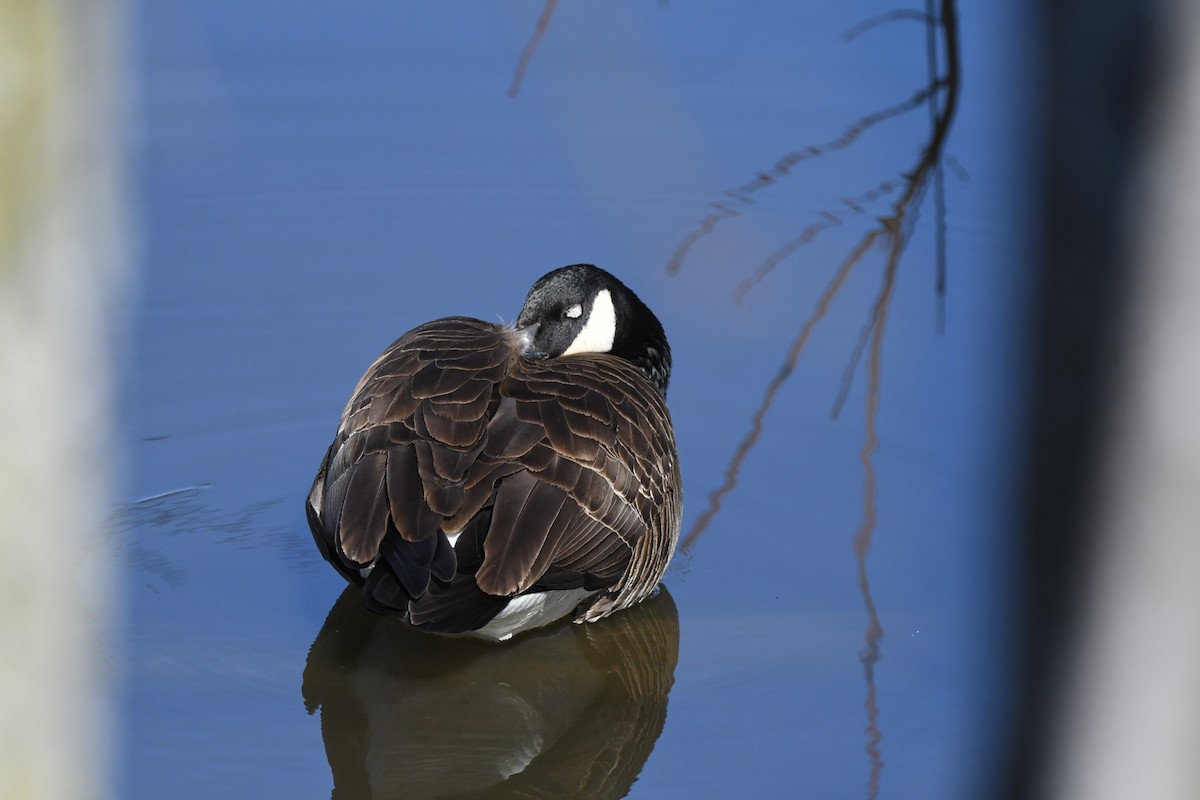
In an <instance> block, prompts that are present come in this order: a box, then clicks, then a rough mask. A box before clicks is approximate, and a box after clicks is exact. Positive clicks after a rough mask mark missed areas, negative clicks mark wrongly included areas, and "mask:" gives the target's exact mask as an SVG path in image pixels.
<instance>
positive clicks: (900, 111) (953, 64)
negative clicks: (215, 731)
mask: <svg viewBox="0 0 1200 800" xmlns="http://www.w3.org/2000/svg"><path fill="white" fill-rule="evenodd" d="M901 20H917V21H920V22H922V23H923V24H924V25H925V28H926V42H925V49H926V61H927V65H928V79H927V83H926V85H925V86H924V87H923V88H922V89H920V90H918V91H916V92H914V93H913V94H912V95H911V96H910V97H908V98H907V99H906V100H904V101H902V102H900V103H897V104H895V105H892V106H889V107H887V108H884V109H882V110H880V111H876V112H874V113H872V114H868V115H866V116H864V117H862V118H861V119H859V120H858V121H856V122H854V123H853V124H852V125H850V126H849V127H848V128H847V129H845V131H843V133H842V134H841V135H839V136H838V137H836V138H835V139H833V140H831V141H829V142H826V143H824V144H818V145H812V146H809V147H804V148H801V149H799V150H796V151H793V152H791V153H788V154H786V155H784V156H783V157H782V158H780V159H778V160H777V161H776V163H775V165H774V166H773V167H772V168H771V169H769V170H766V171H763V172H760V173H759V174H758V175H757V176H755V178H753V179H752V180H750V181H748V182H746V183H744V184H742V185H740V186H737V187H734V188H732V189H728V190H726V191H725V192H724V193H723V195H724V199H723V200H721V201H717V202H713V203H711V204H710V208H712V209H713V210H712V212H711V213H709V214H708V215H706V216H705V217H704V218H702V219H701V220H700V221H699V222H698V223H697V225H696V227H695V228H694V229H693V230H692V231H691V232H690V233H688V234H687V235H686V236H684V238H683V239H682V241H680V243H679V244H678V245H677V247H676V248H675V251H674V252H673V253H672V254H671V257H670V258H669V259H668V262H667V271H668V272H669V273H671V274H674V273H677V272H678V271H679V270H680V269H681V268H682V266H683V264H684V261H685V260H686V258H687V256H688V254H689V252H690V251H691V249H692V248H693V247H694V246H695V245H696V244H697V242H698V241H699V240H700V239H702V238H703V237H705V236H707V235H708V234H710V233H712V231H713V230H714V228H715V227H716V225H717V224H718V223H719V222H720V221H721V220H723V219H727V218H730V217H735V216H738V215H739V213H740V212H739V210H738V209H740V208H745V207H748V206H751V205H753V204H754V202H755V200H754V197H755V195H756V194H757V193H758V192H760V191H762V190H764V189H766V188H767V187H770V186H773V185H776V184H777V183H778V182H779V181H780V180H781V179H783V178H785V177H787V176H788V175H789V174H790V173H791V172H792V171H793V169H795V168H796V167H797V166H798V165H799V164H801V163H802V162H804V161H806V160H809V159H813V158H819V157H821V156H824V155H827V154H829V153H831V152H834V151H838V150H845V149H847V148H849V147H850V146H851V145H853V144H854V143H855V142H856V141H858V139H859V138H860V137H861V136H862V135H864V134H865V133H866V132H868V131H869V130H871V129H872V128H874V127H876V126H877V125H880V124H882V123H884V122H886V121H888V120H891V119H894V118H896V117H899V116H902V115H904V114H907V113H908V112H910V111H913V110H915V109H918V108H920V107H922V106H927V107H928V109H929V118H930V130H929V138H928V140H926V142H925V143H924V146H923V147H922V149H921V154H920V157H919V158H918V160H917V163H916V164H915V165H914V166H913V167H912V168H911V169H909V170H908V171H907V172H905V173H904V174H903V175H902V176H900V177H898V178H888V179H886V180H884V181H882V182H880V183H878V184H877V185H875V186H874V187H872V188H870V189H869V190H867V191H866V192H863V193H859V194H858V195H856V196H852V197H846V198H844V199H842V200H841V201H840V204H839V207H838V208H836V209H826V210H824V211H822V212H820V213H819V214H818V216H819V217H820V219H819V220H818V221H817V222H814V223H811V224H809V225H808V226H807V227H805V228H804V229H802V230H801V232H800V233H799V234H798V235H797V236H795V237H793V238H792V239H791V240H789V241H787V242H785V243H784V244H783V245H781V246H779V247H778V248H776V249H775V251H774V252H772V253H771V254H770V255H768V256H767V258H766V259H764V260H763V262H762V263H761V264H759V265H758V267H757V268H756V269H755V270H754V271H753V272H752V273H751V274H750V276H749V277H748V278H746V279H745V280H744V281H743V282H742V284H741V285H740V286H739V288H738V290H737V293H736V298H735V299H736V300H737V301H738V302H740V301H741V300H742V298H743V297H744V296H745V295H746V293H747V292H749V291H750V290H751V289H752V288H754V286H755V285H756V284H758V283H759V282H760V281H762V280H764V279H765V278H766V277H767V276H768V275H769V274H770V273H771V271H772V270H774V269H775V268H776V267H777V266H778V265H779V264H780V263H781V262H782V261H784V260H785V259H786V258H787V257H789V256H791V255H792V254H794V253H795V252H796V251H797V250H799V249H800V248H801V247H803V246H805V245H807V244H810V243H811V242H812V241H813V240H814V239H815V238H816V237H817V236H818V235H819V234H820V233H821V231H823V230H826V229H828V228H832V227H835V226H838V225H842V224H844V223H845V222H846V221H847V219H848V218H850V217H851V216H856V215H857V216H858V217H859V218H862V219H866V218H867V217H866V215H865V214H864V212H865V211H866V210H867V208H868V207H869V206H870V204H871V203H872V202H873V201H876V200H878V199H880V198H882V197H885V196H888V195H890V194H892V193H894V192H896V191H899V190H901V189H902V190H903V191H902V192H901V194H900V197H899V198H898V199H896V201H895V202H894V203H893V204H892V207H891V210H890V212H889V213H887V214H885V215H884V216H882V217H880V218H879V219H878V220H877V221H876V224H875V225H873V226H872V227H870V228H868V229H867V230H866V231H865V232H864V233H863V234H862V236H861V238H859V240H858V242H857V243H856V244H855V245H854V246H853V247H852V248H851V250H850V252H849V253H848V254H847V255H846V257H845V258H844V259H843V260H842V263H841V264H840V266H839V267H838V269H837V270H836V272H835V273H834V275H833V277H832V278H831V279H830V280H829V282H828V283H827V284H826V287H825V290H824V291H823V292H822V294H821V296H820V297H819V298H818V299H817V303H816V307H815V308H814V310H813V311H812V312H811V313H810V314H809V316H808V317H807V318H806V319H805V320H804V322H803V323H802V324H801V326H800V330H799V332H798V333H797V335H796V337H795V338H794V339H793V340H792V343H791V347H790V348H789V350H788V354H787V357H786V359H785V360H784V363H783V364H782V365H781V366H780V368H779V371H778V372H777V373H776V374H775V376H774V377H773V378H772V379H771V381H770V382H769V383H768V384H767V387H766V390H765V391H764V393H763V398H762V400H761V402H760V403H759V406H758V408H757V409H756V410H755V412H754V414H753V415H752V417H751V421H750V430H749V432H747V434H746V435H745V436H744V437H743V438H742V440H741V442H739V443H738V446H737V448H736V449H735V450H734V453H733V456H732V457H731V458H730V461H729V464H728V466H727V467H726V470H725V480H724V482H723V483H722V485H721V486H719V487H718V488H717V489H715V490H714V491H713V492H711V493H710V494H709V498H708V506H707V508H705V510H704V511H703V512H702V513H701V514H700V516H699V517H697V518H696V521H695V522H694V523H693V524H692V527H691V529H690V530H689V531H688V533H687V535H686V536H684V537H683V541H682V544H681V546H680V549H681V550H682V551H683V552H684V553H685V554H686V553H688V552H689V551H690V549H691V548H692V547H693V546H694V545H695V543H696V542H697V540H698V539H699V538H700V536H701V535H702V534H703V533H704V532H705V531H706V530H707V529H708V527H709V526H710V525H711V523H712V520H713V518H714V517H715V516H716V514H717V513H718V512H719V511H720V509H721V500H722V498H723V497H724V496H725V495H726V494H728V493H729V492H731V491H732V490H733V489H734V487H735V486H736V485H737V482H738V476H739V473H740V472H741V468H742V464H743V462H744V461H745V459H746V458H747V456H748V455H749V454H750V451H751V450H753V449H754V446H755V445H756V444H757V442H758V439H759V437H760V436H761V435H762V431H763V422H764V419H765V417H766V414H767V412H768V411H769V410H770V408H771V406H772V404H773V403H774V400H775V397H776V395H777V394H778V392H779V390H780V389H781V388H782V386H783V384H784V383H786V382H787V380H788V378H789V377H790V376H791V374H792V372H793V371H794V370H795V369H796V366H797V365H798V363H799V361H800V356H801V354H802V353H803V350H804V346H805V345H806V344H807V342H808V340H809V337H810V335H811V334H812V332H813V329H814V328H815V327H816V325H817V324H818V323H819V322H820V321H821V320H822V319H824V317H825V316H826V314H827V313H828V312H829V309H830V307H831V305H832V303H833V301H834V300H835V299H836V298H837V296H838V295H839V293H840V291H841V289H842V287H843V286H844V285H845V283H846V281H847V279H848V278H849V277H850V275H851V273H852V272H853V271H854V269H855V268H856V267H857V266H858V265H859V264H860V263H862V261H863V260H864V258H865V257H866V256H867V254H868V253H870V252H871V251H872V249H874V248H875V247H876V245H878V244H881V243H882V244H883V245H884V259H883V275H882V282H881V286H880V289H879V293H878V294H877V295H876V298H875V300H874V302H873V303H872V305H871V309H870V313H869V315H868V318H867V322H866V324H865V325H864V327H863V329H862V331H861V332H860V335H859V337H858V340H857V342H856V344H855V346H854V348H853V350H852V352H851V354H850V358H849V364H848V366H847V369H846V371H845V373H844V375H843V378H842V381H841V386H840V388H839V391H838V395H837V399H836V401H835V403H834V408H833V411H832V416H833V417H834V418H836V417H837V416H838V413H839V412H840V410H841V407H842V404H843V403H844V402H845V400H846V397H847V396H848V395H849V391H850V385H851V381H852V379H853V376H854V373H855V372H856V371H857V369H858V365H859V363H860V361H861V358H862V355H863V352H864V351H865V350H866V351H868V360H867V374H868V386H867V401H866V409H865V412H866V419H865V427H864V434H865V435H864V441H863V445H862V447H861V449H860V451H859V458H860V461H861V463H862V469H863V505H862V521H861V523H860V524H859V527H858V529H857V530H856V531H855V534H854V539H853V545H854V554H855V561H856V566H857V571H858V585H859V591H860V593H861V595H862V599H863V605H864V607H865V609H866V612H867V617H868V620H867V629H866V633H865V637H864V638H865V647H864V648H863V651H862V653H861V654H860V656H859V659H860V662H861V663H862V667H863V672H864V677H865V680H866V687H867V696H866V700H865V702H864V706H865V711H866V716H867V724H866V734H867V744H866V746H865V750H866V752H867V756H868V762H869V772H868V777H867V796H868V797H869V798H875V797H877V796H878V794H879V788H880V777H881V775H882V772H883V754H882V750H881V748H880V743H881V742H882V740H883V733H882V731H881V729H880V727H879V705H878V698H877V694H876V685H875V667H876V664H877V663H878V662H879V660H880V658H881V655H882V651H881V648H880V642H881V640H882V639H883V625H882V624H881V623H880V620H879V614H878V611H877V609H876V606H875V600H874V597H873V596H872V594H871V583H870V577H869V574H868V571H867V556H868V554H869V553H870V549H871V543H872V539H873V537H874V534H875V529H876V525H877V522H878V515H877V508H876V498H877V493H878V484H877V478H876V472H875V465H874V461H873V456H874V454H875V452H876V451H877V450H878V449H879V434H878V429H877V419H878V413H879V404H880V397H881V394H882V387H883V342H884V328H885V324H886V322H887V315H888V310H889V308H890V306H891V301H892V296H893V294H894V290H895V285H896V274H897V271H898V267H899V264H900V259H901V257H902V256H903V254H904V250H905V248H906V247H907V245H908V243H909V241H910V240H911V238H912V234H913V230H914V227H915V225H916V221H917V215H918V212H919V210H920V207H921V204H922V202H923V200H924V197H925V194H926V192H927V190H928V189H929V187H930V186H931V185H932V186H933V189H934V203H935V207H934V216H935V225H936V226H937V231H936V239H937V243H936V248H937V249H936V267H937V277H936V283H935V291H936V293H937V297H938V303H939V307H938V321H937V327H938V330H939V331H940V330H942V328H943V325H944V321H943V320H944V311H943V301H944V294H945V290H946V249H945V237H946V222H945V218H946V209H945V194H944V189H943V171H942V162H943V159H944V158H945V146H946V139H947V137H948V135H949V132H950V126H951V124H952V123H953V120H954V116H955V113H956V111H957V108H958V95H959V87H960V62H959V52H958V46H959V45H958V21H957V9H956V5H955V2H954V0H942V4H941V10H940V12H939V13H938V15H936V16H935V14H934V9H933V0H928V2H927V4H926V12H925V13H923V14H922V13H920V12H908V11H898V12H894V13H892V14H888V15H884V16H882V17H877V18H874V19H871V20H868V21H867V22H865V23H863V24H861V25H859V26H857V27H856V28H854V29H853V30H852V31H850V32H848V33H847V35H846V38H847V39H852V38H855V37H857V36H859V35H861V34H864V33H866V32H868V31H869V30H871V29H873V28H875V27H878V26H879V25H881V24H885V23H888V22H896V21H901ZM939 45H940V47H939ZM939 51H940V52H941V53H942V54H944V57H945V59H946V64H945V72H944V73H943V71H942V69H941V68H940V66H939Z"/></svg>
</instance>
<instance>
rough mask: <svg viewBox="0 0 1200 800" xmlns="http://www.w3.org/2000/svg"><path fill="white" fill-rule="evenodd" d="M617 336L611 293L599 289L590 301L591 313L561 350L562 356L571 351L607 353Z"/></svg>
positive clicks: (569, 353) (615, 314)
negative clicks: (571, 340)
mask: <svg viewBox="0 0 1200 800" xmlns="http://www.w3.org/2000/svg"><path fill="white" fill-rule="evenodd" d="M616 336H617V311H616V309H615V308H613V301H612V295H610V294H609V293H608V289H601V290H600V293H599V294H597V295H596V299H595V300H593V301H592V313H591V315H590V316H589V317H588V321H587V323H586V324H584V326H583V330H581V331H580V332H579V335H578V336H576V337H575V341H573V342H571V346H570V347H568V348H567V349H566V350H564V351H563V355H564V356H569V355H571V354H572V353H607V352H609V351H611V350H612V346H613V340H614V339H615V338H616Z"/></svg>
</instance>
